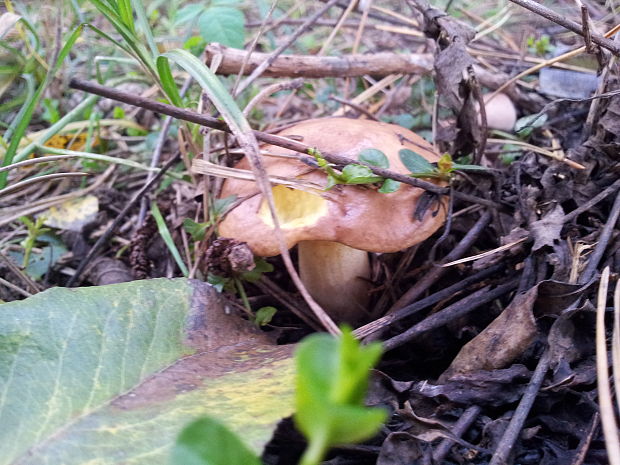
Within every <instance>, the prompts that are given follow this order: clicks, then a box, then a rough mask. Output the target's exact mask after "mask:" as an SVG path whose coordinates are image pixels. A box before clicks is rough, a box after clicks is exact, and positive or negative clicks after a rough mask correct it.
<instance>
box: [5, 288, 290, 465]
mask: <svg viewBox="0 0 620 465" xmlns="http://www.w3.org/2000/svg"><path fill="white" fill-rule="evenodd" d="M0 316H1V318H0V386H1V389H2V391H1V392H2V396H1V397H0V425H2V427H0V465H17V464H47V465H61V464H62V465H84V464H102V465H114V464H116V465H118V464H132V465H164V464H167V463H169V457H170V452H171V449H172V447H173V445H174V441H175V439H176V438H177V436H178V434H179V432H180V431H181V430H182V428H183V427H184V426H185V425H187V424H188V423H189V422H191V421H193V420H195V419H197V418H200V417H202V416H204V415H209V416H212V417H215V418H217V419H218V420H219V421H222V422H223V423H225V424H226V425H227V426H228V427H230V428H231V429H232V430H233V431H235V432H236V433H237V434H240V436H241V437H243V439H244V441H245V442H246V443H247V444H248V445H249V446H250V447H251V448H252V449H253V450H254V451H255V452H257V453H258V452H260V451H261V450H262V447H263V445H264V444H265V443H266V442H267V441H268V440H269V439H270V437H271V436H272V434H273V430H274V428H275V426H276V424H277V423H278V422H279V421H280V419H282V418H283V417H286V416H288V415H290V414H291V413H292V410H293V388H292V384H293V378H294V376H293V375H294V366H293V360H292V358H291V356H290V348H288V347H283V346H274V345H272V344H271V343H269V342H268V341H267V340H266V339H261V338H260V336H259V338H258V339H255V338H256V336H257V335H256V334H255V333H254V330H253V329H252V327H251V325H250V324H248V326H247V329H245V328H246V327H245V326H243V325H241V326H240V324H241V323H242V321H240V320H238V319H237V318H236V317H235V316H233V315H228V314H227V313H226V311H225V307H224V303H223V302H222V301H221V300H220V298H219V295H218V294H217V293H216V292H215V290H214V289H213V288H212V287H211V286H209V285H208V284H206V283H203V282H200V281H196V280H188V279H183V278H181V279H153V280H147V281H134V282H130V283H123V284H116V285H112V286H100V287H88V288H79V289H64V288H54V289H49V290H47V291H44V292H41V293H40V294H37V295H35V296H33V297H30V298H28V299H25V300H22V301H18V302H9V303H5V304H2V305H0ZM231 341H235V343H234V344H231ZM233 463H234V462H233ZM237 463H238V464H242V463H247V462H237ZM184 465H187V464H184Z"/></svg>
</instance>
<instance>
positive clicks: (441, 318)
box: [383, 279, 519, 351]
mask: <svg viewBox="0 0 620 465" xmlns="http://www.w3.org/2000/svg"><path fill="white" fill-rule="evenodd" d="M518 281H519V280H518V279H513V280H511V281H509V282H508V283H505V284H501V285H499V286H497V287H496V288H495V289H491V286H485V287H483V288H482V289H479V290H477V291H476V292H474V293H472V294H470V295H468V296H467V297H464V298H462V299H461V300H458V301H457V302H454V303H453V304H452V305H449V306H447V307H446V308H444V309H442V310H439V311H438V312H437V313H433V314H432V315H430V316H429V317H427V318H425V319H424V320H422V321H421V322H420V323H418V324H416V325H414V326H412V327H411V328H409V329H408V330H407V331H405V332H404V333H401V334H399V335H398V336H394V337H393V338H391V339H388V340H387V341H385V342H384V343H383V347H384V349H385V350H386V351H387V350H392V349H394V348H396V347H399V346H401V345H403V344H405V343H407V342H409V341H411V340H413V339H414V338H416V337H418V336H420V335H422V334H424V333H426V332H428V331H430V330H432V329H435V328H439V327H441V326H444V325H446V324H448V323H449V322H451V321H454V320H455V319H456V318H460V317H462V316H464V315H467V314H468V313H469V312H471V311H473V310H475V309H476V308H478V307H480V306H481V305H484V304H486V303H488V302H491V301H493V300H495V299H497V298H498V297H501V296H502V295H504V294H506V293H507V292H510V291H511V290H513V289H514V288H516V287H517V284H518Z"/></svg>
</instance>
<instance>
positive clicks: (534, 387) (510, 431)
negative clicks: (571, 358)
mask: <svg viewBox="0 0 620 465" xmlns="http://www.w3.org/2000/svg"><path fill="white" fill-rule="evenodd" d="M549 358H550V357H549V351H548V350H546V351H545V352H544V354H543V356H542V357H541V358H540V360H539V361H538V365H536V370H534V374H533V375H532V379H531V380H530V383H529V384H528V385H527V389H526V390H525V393H524V394H523V397H522V398H521V401H520V402H519V405H518V406H517V409H516V410H515V413H514V415H513V416H512V418H511V419H510V423H508V427H507V428H506V431H504V435H503V436H502V438H501V439H500V441H499V444H498V445H497V448H496V449H495V453H494V454H493V457H492V458H491V461H490V462H489V465H504V464H506V463H507V462H508V456H509V455H510V452H511V451H512V448H513V447H514V444H515V441H516V440H517V438H518V437H519V435H520V434H521V430H522V429H523V424H524V423H525V420H526V419H527V416H528V415H529V413H530V409H531V408H532V404H533V403H534V400H535V399H536V396H537V395H538V391H539V390H540V386H541V385H542V382H543V380H544V379H545V375H546V374H547V370H548V369H549Z"/></svg>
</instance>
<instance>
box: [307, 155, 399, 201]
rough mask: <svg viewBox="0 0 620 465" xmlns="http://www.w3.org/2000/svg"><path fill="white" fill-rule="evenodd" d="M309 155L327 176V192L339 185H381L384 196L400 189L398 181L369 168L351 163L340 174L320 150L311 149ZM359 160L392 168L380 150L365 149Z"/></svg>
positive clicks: (380, 166) (380, 190)
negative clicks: (375, 172) (386, 177)
mask: <svg viewBox="0 0 620 465" xmlns="http://www.w3.org/2000/svg"><path fill="white" fill-rule="evenodd" d="M309 155H312V156H313V157H314V158H315V159H316V161H317V164H318V165H319V168H321V169H323V171H325V173H326V174H327V185H326V186H325V190H329V189H331V188H332V187H334V186H335V185H337V184H375V183H381V187H380V188H379V192H381V193H382V194H389V193H390V192H394V191H397V190H398V188H399V187H400V183H399V182H398V181H394V180H392V179H385V178H382V177H381V176H377V175H376V174H374V173H373V172H372V170H371V169H370V168H369V167H367V166H364V165H358V164H357V163H350V164H348V165H346V166H345V167H344V168H342V171H341V172H340V173H338V172H337V171H336V170H335V169H334V167H333V165H332V164H330V163H329V162H328V161H327V160H326V159H325V158H324V157H323V156H322V155H321V152H319V151H318V150H316V149H311V150H310V151H309ZM358 159H359V160H360V161H362V162H364V163H367V164H369V165H373V166H378V167H379V168H385V169H387V168H389V167H390V161H389V160H388V158H387V157H386V156H385V154H384V153H383V152H381V151H380V150H378V149H373V148H369V149H364V150H362V151H361V152H360V153H359V155H358Z"/></svg>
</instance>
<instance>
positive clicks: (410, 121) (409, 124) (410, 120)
mask: <svg viewBox="0 0 620 465" xmlns="http://www.w3.org/2000/svg"><path fill="white" fill-rule="evenodd" d="M391 119H392V123H394V124H398V125H399V126H402V127H404V128H407V129H412V128H413V127H414V126H415V124H416V123H417V120H416V118H414V117H413V115H412V114H411V113H401V114H399V115H394V116H392V118H391Z"/></svg>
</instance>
